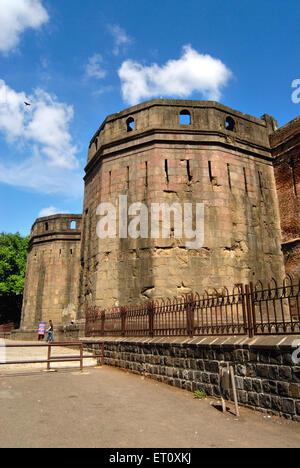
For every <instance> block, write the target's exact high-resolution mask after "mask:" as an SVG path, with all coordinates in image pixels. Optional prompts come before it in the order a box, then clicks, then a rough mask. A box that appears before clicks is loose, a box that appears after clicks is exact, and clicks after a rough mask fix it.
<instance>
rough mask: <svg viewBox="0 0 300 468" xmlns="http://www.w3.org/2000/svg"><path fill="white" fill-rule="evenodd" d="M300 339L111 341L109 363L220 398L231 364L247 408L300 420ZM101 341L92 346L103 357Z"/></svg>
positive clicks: (107, 341) (241, 400)
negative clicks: (298, 357)
mask: <svg viewBox="0 0 300 468" xmlns="http://www.w3.org/2000/svg"><path fill="white" fill-rule="evenodd" d="M296 338H297V337H285V338H283V337H282V336H281V337H260V338H255V339H252V340H250V339H248V338H245V337H243V338H241V337H240V338H234V337H227V338H224V337H221V338H214V337H212V338H197V339H184V338H172V339H171V338H153V339H145V338H135V339H134V338H108V337H107V338H105V339H104V342H105V364H106V365H110V366H115V367H119V368H121V369H124V370H127V371H130V372H133V373H136V374H139V375H144V376H146V377H149V378H152V379H155V380H157V381H159V382H164V383H166V384H169V385H172V386H176V387H179V388H182V389H185V390H189V391H191V392H194V391H195V390H202V391H205V392H206V394H207V395H209V396H213V397H216V398H218V397H220V395H221V389H220V376H219V371H220V368H221V366H223V365H224V364H225V363H229V364H230V365H232V366H233V367H234V371H235V376H236V386H237V394H238V400H239V403H240V404H241V405H244V406H248V407H251V408H254V409H256V410H258V411H262V412H266V413H268V414H274V415H281V416H284V417H285V418H287V419H293V420H295V421H299V422H300V364H299V365H296V364H294V363H293V361H292V353H293V352H294V351H295V349H296V348H294V347H292V346H291V344H292V343H293V341H294V340H295V339H296ZM298 338H299V337H298ZM93 341H94V340H93ZM101 341H102V340H100V338H99V344H91V345H87V348H88V349H89V350H93V351H94V352H95V351H96V352H97V353H99V354H100V353H101ZM299 354H300V353H299ZM227 398H228V395H227Z"/></svg>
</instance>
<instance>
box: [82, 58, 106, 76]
mask: <svg viewBox="0 0 300 468" xmlns="http://www.w3.org/2000/svg"><path fill="white" fill-rule="evenodd" d="M102 62H103V58H102V56H101V55H99V54H95V55H93V56H92V57H90V58H89V61H88V64H87V66H86V70H85V73H86V76H87V77H88V78H97V79H98V80H101V79H102V78H105V76H106V71H105V70H103V68H102Z"/></svg>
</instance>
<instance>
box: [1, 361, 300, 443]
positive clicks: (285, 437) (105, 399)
mask: <svg viewBox="0 0 300 468" xmlns="http://www.w3.org/2000/svg"><path fill="white" fill-rule="evenodd" d="M32 371H33V370H32V369H27V371H26V372H25V369H24V370H23V374H16V373H14V374H13V373H12V372H11V371H10V372H8V373H4V374H3V375H2V376H0V407H1V425H0V447H1V448H3V447H12V448H19V447H34V448H40V447H41V448H44V447H47V448H48V447H50V448H53V447H70V448H73V447H102V448H148V447H149V448H194V447H196V448H197V447H199V448H200V447H242V448H246V447H286V448H291V447H297V448H299V447H300V425H299V424H298V423H295V422H290V421H285V420H283V419H279V418H268V417H266V416H265V415H263V414H260V413H255V412H254V411H251V410H248V409H245V408H241V417H240V419H239V420H237V418H236V417H235V416H234V415H233V414H232V413H229V412H228V413H227V414H225V415H223V414H222V413H221V412H220V411H218V410H217V409H216V408H215V407H214V406H212V404H215V403H216V401H215V400H213V399H205V400H195V399H194V398H193V394H192V393H190V392H187V391H184V390H181V389H177V388H173V387H170V386H168V385H164V384H162V383H158V382H156V381H153V380H150V379H146V378H144V377H141V376H137V375H134V374H131V373H127V372H125V371H121V370H119V369H115V368H110V367H106V366H104V367H98V368H91V367H90V368H88V369H86V370H85V371H84V372H79V371H78V370H74V369H73V370H72V369H69V370H62V369H60V370H58V372H56V373H46V372H42V371H39V372H36V371H34V372H32ZM229 406H230V407H231V408H232V409H233V405H231V404H230V405H229Z"/></svg>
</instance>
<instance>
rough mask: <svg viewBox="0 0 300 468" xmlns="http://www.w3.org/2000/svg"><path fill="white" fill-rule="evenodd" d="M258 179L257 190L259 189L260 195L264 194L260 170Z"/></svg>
mask: <svg viewBox="0 0 300 468" xmlns="http://www.w3.org/2000/svg"><path fill="white" fill-rule="evenodd" d="M258 180H259V190H260V193H261V195H263V194H264V192H263V179H262V173H261V172H260V171H258Z"/></svg>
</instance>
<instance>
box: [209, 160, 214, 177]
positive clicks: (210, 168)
mask: <svg viewBox="0 0 300 468" xmlns="http://www.w3.org/2000/svg"><path fill="white" fill-rule="evenodd" d="M208 174H209V180H210V181H211V182H213V180H214V176H213V173H212V165H211V161H208Z"/></svg>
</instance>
